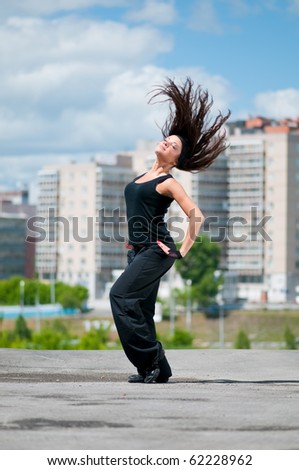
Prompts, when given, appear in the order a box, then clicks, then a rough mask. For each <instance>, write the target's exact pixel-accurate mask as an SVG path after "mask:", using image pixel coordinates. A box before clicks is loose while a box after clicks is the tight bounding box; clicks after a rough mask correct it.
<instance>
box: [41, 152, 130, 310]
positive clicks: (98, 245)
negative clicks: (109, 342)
mask: <svg viewBox="0 0 299 470" xmlns="http://www.w3.org/2000/svg"><path fill="white" fill-rule="evenodd" d="M133 176H135V173H134V172H133V170H132V168H131V159H130V158H129V157H122V156H117V158H116V162H115V164H100V163H98V162H96V161H90V162H86V163H75V162H74V163H70V164H66V165H60V166H59V167H53V166H47V167H44V168H43V169H42V170H41V171H40V172H39V175H38V180H39V195H38V217H39V221H38V223H39V225H38V228H37V232H38V238H39V241H38V242H37V243H36V246H37V256H36V269H37V272H38V274H39V277H40V278H41V279H48V280H51V279H52V280H53V279H57V280H61V281H63V282H65V283H67V284H71V285H74V284H80V285H84V286H86V287H87V288H88V290H89V301H90V304H91V305H92V304H93V303H94V301H95V299H97V298H100V297H101V296H102V295H103V292H104V290H105V284H106V283H107V282H110V281H111V279H112V273H113V271H114V270H115V269H123V268H124V266H125V262H126V249H125V248H124V245H125V241H126V230H125V206H124V195H123V191H124V187H125V184H126V183H127V182H128V181H129V180H130V179H132V178H133Z"/></svg>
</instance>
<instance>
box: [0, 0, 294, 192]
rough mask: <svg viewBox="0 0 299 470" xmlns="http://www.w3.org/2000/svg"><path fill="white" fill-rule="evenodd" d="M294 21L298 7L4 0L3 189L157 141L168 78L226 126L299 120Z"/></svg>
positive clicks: (278, 2) (290, 1) (0, 53)
mask: <svg viewBox="0 0 299 470" xmlns="http://www.w3.org/2000/svg"><path fill="white" fill-rule="evenodd" d="M58 4H59V9H58V7H57V5H58ZM82 5H84V7H82ZM298 20H299V0H284V1H283V0H262V1H258V0H251V1H249V0H218V1H216V0H190V1H189V2H186V1H183V0H164V1H163V0H161V1H159V0H130V1H129V0H110V1H109V0H85V1H84V2H82V0H62V1H60V2H53V1H51V0H44V1H43V2H40V1H38V0H25V1H24V2H22V3H20V2H19V1H18V0H9V1H8V0H2V2H1V12H0V34H1V43H0V44H1V46H0V58H1V63H2V73H1V76H0V84H1V86H0V93H1V102H0V144H1V153H0V161H1V169H2V171H1V176H0V187H1V188H13V187H17V186H22V185H24V184H27V185H28V186H29V188H30V187H33V188H34V187H35V180H36V179H37V171H38V170H39V169H40V168H41V167H42V166H43V165H44V164H46V163H57V164H61V163H66V162H69V161H71V160H78V161H88V160H89V159H90V157H92V156H94V155H95V154H101V153H103V154H105V155H110V154H111V155H112V154H115V153H117V152H121V151H128V150H133V149H134V148H135V147H136V143H137V141H138V140H139V139H142V140H143V139H145V140H147V139H148V140H157V141H158V140H159V139H160V137H161V134H160V131H159V128H158V126H157V124H162V123H163V119H164V117H165V108H164V106H159V105H155V106H149V105H148V104H147V101H148V96H147V93H148V92H149V91H150V90H151V89H153V87H154V86H155V85H156V84H158V83H160V82H161V81H163V79H165V77H166V76H169V77H171V78H174V79H176V80H177V81H181V80H183V79H184V78H185V77H186V76H187V75H190V76H191V77H192V78H193V80H194V81H195V82H196V83H198V84H202V86H203V87H204V88H207V89H208V90H209V91H210V93H211V94H212V95H213V98H214V108H215V110H216V111H217V110H218V109H220V110H222V111H223V112H226V110H227V108H230V109H231V111H232V118H231V119H232V120H236V119H246V118H247V117H248V115H253V116H255V115H262V116H265V117H269V118H284V117H296V116H298V115H299V83H298V75H299V74H298V71H299V70H298V69H299V65H298V61H297V60H296V47H297V44H298V39H299V38H298V36H299V26H298V24H299V21H298ZM156 123H157V124H156ZM107 158H108V157H107Z"/></svg>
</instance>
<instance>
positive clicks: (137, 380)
mask: <svg viewBox="0 0 299 470" xmlns="http://www.w3.org/2000/svg"><path fill="white" fill-rule="evenodd" d="M128 382H130V383H131V384H141V383H143V382H144V377H143V375H141V374H133V375H130V376H129V377H128Z"/></svg>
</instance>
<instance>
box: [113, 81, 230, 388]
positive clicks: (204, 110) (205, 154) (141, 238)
mask: <svg viewBox="0 0 299 470" xmlns="http://www.w3.org/2000/svg"><path fill="white" fill-rule="evenodd" d="M160 96H162V97H164V99H166V100H167V101H168V102H169V115H168V118H167V119H166V122H165V124H164V126H163V127H162V129H161V130H162V135H163V137H164V139H163V140H162V141H161V142H160V143H159V144H158V145H157V147H156V149H155V154H156V160H155V163H154V164H153V166H152V168H151V169H150V170H149V171H148V172H147V173H144V174H143V175H140V176H138V177H137V178H135V179H134V180H133V181H132V182H131V183H129V184H128V185H127V186H126V188H125V199H126V206H127V222H128V234H129V245H128V247H129V248H130V249H129V251H128V266H127V267H126V269H125V271H124V272H123V273H122V274H121V276H120V277H119V278H118V280H117V281H116V282H115V284H114V285H113V287H112V289H111V292H110V302H111V308H112V313H113V317H114V321H115V325H116V328H117V331H118V334H119V337H120V340H121V343H122V346H123V348H124V351H125V353H126V355H127V357H128V359H129V360H130V361H131V362H132V364H133V365H134V366H135V367H136V368H137V374H134V375H131V376H130V377H129V378H128V381H129V382H144V383H151V382H160V383H161V382H167V381H168V379H169V377H171V375H172V372H171V368H170V365H169V363H168V361H167V359H166V356H165V352H164V350H163V347H162V344H161V343H160V342H159V341H157V339H156V329H155V323H154V314H155V302H156V297H157V292H158V288H159V283H160V279H161V277H162V276H163V275H164V274H165V273H166V272H167V271H168V270H169V269H170V268H171V266H172V265H173V263H174V262H175V260H179V259H180V258H182V257H184V256H186V254H187V253H188V251H189V250H190V248H191V246H192V245H193V243H194V241H195V239H196V235H197V233H198V231H199V229H200V226H201V224H202V222H203V219H204V217H203V214H202V212H201V210H200V209H199V208H198V207H197V206H196V204H195V203H194V202H193V201H192V200H191V199H190V197H189V196H188V195H187V194H186V192H185V190H184V188H183V187H182V186H181V185H180V183H179V182H178V181H176V180H175V179H174V178H173V176H172V175H171V174H170V171H171V169H172V168H174V167H175V168H177V169H179V170H184V171H201V170H204V169H206V168H208V167H209V166H210V165H211V163H212V162H213V161H214V160H215V158H217V156H218V155H219V154H220V153H221V152H222V151H224V149H225V148H226V144H225V132H224V130H223V124H224V123H225V121H226V120H227V119H228V117H229V115H230V113H228V114H227V115H225V116H223V115H222V114H221V113H220V114H219V115H218V116H217V117H216V119H215V120H214V121H213V123H212V124H211V125H209V122H208V115H209V110H210V108H211V105H212V100H210V99H209V95H208V92H207V91H203V90H202V89H201V87H197V88H194V85H193V82H192V80H191V79H190V78H187V79H186V81H185V82H184V83H183V84H182V85H176V84H175V83H174V81H173V80H171V79H167V80H166V82H165V84H163V85H161V86H159V87H158V88H157V89H155V90H154V91H153V95H152V97H151V99H150V102H152V101H153V100H154V99H155V98H157V97H160ZM172 201H177V203H178V204H179V205H180V207H181V208H182V209H183V211H184V212H185V214H186V216H187V217H188V218H189V225H188V230H187V233H186V235H185V238H184V240H183V242H182V245H181V248H180V250H177V249H176V246H175V244H174V241H173V239H172V237H171V235H170V233H169V231H168V229H167V226H166V223H165V222H164V217H165V214H166V213H167V210H168V208H169V206H170V204H171V203H172ZM178 262H179V261H178Z"/></svg>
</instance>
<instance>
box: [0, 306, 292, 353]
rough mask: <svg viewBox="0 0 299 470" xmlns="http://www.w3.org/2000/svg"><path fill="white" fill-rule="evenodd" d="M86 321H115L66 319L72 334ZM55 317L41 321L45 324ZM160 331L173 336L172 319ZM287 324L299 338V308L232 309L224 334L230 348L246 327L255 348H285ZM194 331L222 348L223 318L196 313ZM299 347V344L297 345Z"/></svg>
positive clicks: (180, 322) (8, 325)
mask: <svg viewBox="0 0 299 470" xmlns="http://www.w3.org/2000/svg"><path fill="white" fill-rule="evenodd" d="M86 320H91V321H92V322H93V321H96V320H99V321H103V320H106V321H107V320H108V321H110V322H111V323H112V318H111V317H110V318H105V319H103V318H102V317H97V316H96V315H95V314H84V315H79V316H76V317H64V318H62V322H63V323H64V324H65V325H66V326H67V328H68V330H69V332H70V333H71V334H74V335H77V336H79V337H80V336H81V335H83V333H84V332H85V326H84V322H85V321H86ZM50 321H51V320H50V319H48V320H41V326H44V325H45V324H46V323H47V322H50ZM27 324H28V326H29V327H30V328H31V329H33V330H34V329H35V327H36V324H35V320H34V319H28V320H27ZM175 326H176V328H180V329H186V319H185V316H184V315H179V316H177V318H176V321H175ZM13 327H14V321H12V320H10V321H9V320H3V322H2V329H3V330H4V329H12V328H13ZM156 327H157V332H158V334H159V337H160V338H161V339H162V342H163V338H167V337H169V335H170V324H169V322H168V321H162V322H160V323H157V325H156ZM286 327H288V328H289V330H290V331H291V332H292V334H293V335H294V336H295V338H299V308H298V310H279V311H277V310H273V311H270V310H269V311H268V310H258V311H254V310H252V311H247V310H242V311H232V312H231V313H230V314H229V315H228V316H227V317H226V318H225V320H224V336H225V343H226V347H227V348H229V347H233V343H234V341H235V339H236V337H237V335H238V333H239V331H240V330H243V331H244V332H245V333H246V335H247V336H248V337H249V339H250V341H251V349H281V348H285V347H286V346H285V336H284V335H285V330H286ZM192 334H193V335H194V338H195V339H194V341H193V346H195V347H198V348H218V347H219V345H218V341H219V321H218V319H207V318H206V317H205V315H204V314H202V313H194V314H193V315H192ZM110 336H111V341H112V343H115V347H120V346H119V342H118V341H117V338H118V336H117V333H116V331H113V329H112V331H111V334H110ZM297 347H298V348H299V346H297Z"/></svg>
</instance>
